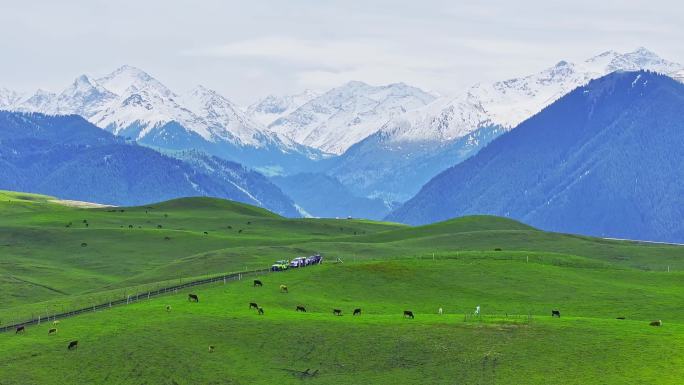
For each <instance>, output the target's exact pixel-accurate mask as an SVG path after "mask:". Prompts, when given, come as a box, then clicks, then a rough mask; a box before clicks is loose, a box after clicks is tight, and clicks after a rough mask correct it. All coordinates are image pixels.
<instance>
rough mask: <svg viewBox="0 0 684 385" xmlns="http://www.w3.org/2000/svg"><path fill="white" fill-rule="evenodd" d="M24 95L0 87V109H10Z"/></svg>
mask: <svg viewBox="0 0 684 385" xmlns="http://www.w3.org/2000/svg"><path fill="white" fill-rule="evenodd" d="M23 98H24V96H23V95H22V94H20V93H18V92H16V91H13V90H9V89H7V88H0V110H2V109H12V108H13V107H14V106H16V105H17V104H19V103H20V102H21V100H22V99H23Z"/></svg>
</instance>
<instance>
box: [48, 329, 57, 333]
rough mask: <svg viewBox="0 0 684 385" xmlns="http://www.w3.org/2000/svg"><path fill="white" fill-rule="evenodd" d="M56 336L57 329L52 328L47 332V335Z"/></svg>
mask: <svg viewBox="0 0 684 385" xmlns="http://www.w3.org/2000/svg"><path fill="white" fill-rule="evenodd" d="M52 334H57V328H52V329H50V330H48V335H52Z"/></svg>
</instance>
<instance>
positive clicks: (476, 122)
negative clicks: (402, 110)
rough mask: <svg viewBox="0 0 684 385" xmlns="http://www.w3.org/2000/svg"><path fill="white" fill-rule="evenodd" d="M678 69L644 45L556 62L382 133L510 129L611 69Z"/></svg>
mask: <svg viewBox="0 0 684 385" xmlns="http://www.w3.org/2000/svg"><path fill="white" fill-rule="evenodd" d="M683 67H684V66H682V65H681V64H677V63H673V62H669V61H667V60H665V59H662V58H660V57H659V56H657V55H656V54H654V53H653V52H651V51H649V50H647V49H645V48H639V49H637V50H635V51H633V52H627V53H623V54H620V53H617V52H615V51H607V52H604V53H602V54H600V55H598V56H595V57H592V58H590V59H588V60H586V61H584V62H581V63H577V64H574V63H570V62H567V61H560V62H559V63H557V64H556V65H555V66H553V67H550V68H547V69H545V70H543V71H541V72H539V73H536V74H533V75H529V76H525V77H522V78H517V79H510V80H505V81H499V82H495V83H489V84H475V85H474V86H472V87H471V88H470V89H468V90H467V91H466V92H464V93H463V94H461V95H458V96H456V97H454V98H452V99H451V100H448V101H445V100H439V101H437V102H435V103H433V104H431V105H429V106H426V107H425V108H423V109H419V110H416V111H412V112H409V113H407V114H404V115H402V116H399V117H397V118H396V119H394V120H393V121H392V122H390V123H388V124H387V125H385V126H384V127H383V128H382V131H383V132H386V133H388V134H391V136H392V139H393V140H395V141H403V140H418V141H422V140H426V139H432V140H438V141H445V140H446V141H449V140H453V139H457V138H460V137H463V136H464V135H466V134H468V133H470V132H472V131H474V130H476V129H477V128H479V127H482V126H483V125H499V126H502V127H505V128H512V127H515V126H516V125H518V124H520V123H521V122H522V121H523V120H525V119H527V118H529V117H531V116H532V115H534V114H536V113H537V112H539V111H541V110H542V109H543V108H544V107H546V106H548V105H550V104H551V103H553V102H554V101H556V100H558V99H559V98H560V97H561V96H563V95H565V94H567V93H568V92H570V91H572V90H573V89H575V88H577V87H579V86H582V85H584V84H586V83H588V82H589V81H590V80H592V79H596V78H599V77H601V76H605V75H607V74H609V73H611V72H614V71H634V70H639V69H646V70H651V71H655V72H660V73H664V74H673V75H674V74H675V73H676V71H678V70H682V71H684V68H683Z"/></svg>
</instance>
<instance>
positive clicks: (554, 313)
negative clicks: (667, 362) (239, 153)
mask: <svg viewBox="0 0 684 385" xmlns="http://www.w3.org/2000/svg"><path fill="white" fill-rule="evenodd" d="M263 285H264V284H263V282H261V281H260V280H258V279H255V280H254V282H253V287H263ZM280 292H281V293H288V292H289V291H288V288H287V286H286V285H280ZM188 301H189V302H195V303H198V302H199V296H198V295H197V294H192V293H190V294H188ZM249 309H250V310H252V309H255V310H256V311H257V314H259V315H264V309H263V308H262V307H261V306H259V305H258V304H257V303H256V302H250V303H249ZM166 311H167V312H169V311H171V306H170V305H166ZM295 311H296V312H303V313H306V308H305V307H304V306H303V305H297V307H296V308H295ZM437 314H439V315H442V314H443V310H442V308H441V307H440V308H439V309H438V310H437ZM333 315H335V316H342V310H341V309H333ZM352 315H353V316H360V315H361V309H360V308H356V309H354V311H353V313H352ZM474 315H476V316H479V315H480V306H479V305H478V306H477V307H476V308H475V311H474ZM560 316H561V315H560V310H556V309H554V310H551V317H552V318H553V317H557V318H560ZM403 317H404V318H409V319H414V318H415V316H414V314H413V311H411V310H404V314H403ZM617 319H618V320H624V319H625V317H622V316H621V317H617ZM58 324H59V320H54V321H53V322H52V325H53V326H57V325H58ZM649 325H650V326H656V327H659V326H663V321H661V320H655V321H651V322H650V323H649ZM25 333H26V327H25V326H23V325H22V326H17V328H16V331H15V334H25ZM55 334H57V328H56V327H53V328H50V329H49V330H48V335H49V336H50V335H55ZM77 348H78V340H74V341H70V342H69V344H68V346H67V350H75V349H77ZM214 350H215V347H214V346H213V345H210V346H209V353H212V352H214Z"/></svg>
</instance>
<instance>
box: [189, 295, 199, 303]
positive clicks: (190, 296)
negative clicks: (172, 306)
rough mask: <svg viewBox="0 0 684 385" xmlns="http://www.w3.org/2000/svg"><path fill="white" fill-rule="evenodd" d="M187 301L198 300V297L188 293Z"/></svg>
mask: <svg viewBox="0 0 684 385" xmlns="http://www.w3.org/2000/svg"><path fill="white" fill-rule="evenodd" d="M188 301H190V302H199V297H197V294H188Z"/></svg>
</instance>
